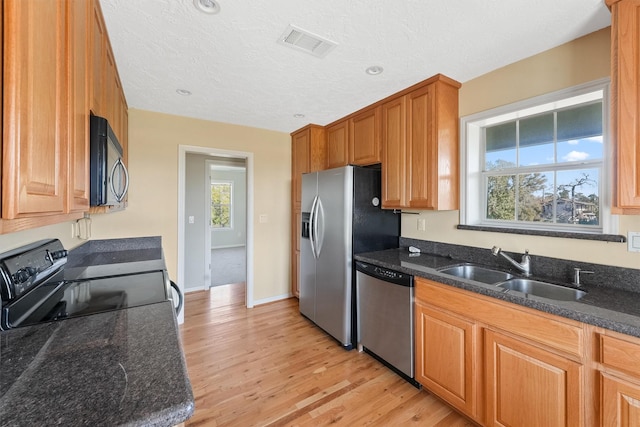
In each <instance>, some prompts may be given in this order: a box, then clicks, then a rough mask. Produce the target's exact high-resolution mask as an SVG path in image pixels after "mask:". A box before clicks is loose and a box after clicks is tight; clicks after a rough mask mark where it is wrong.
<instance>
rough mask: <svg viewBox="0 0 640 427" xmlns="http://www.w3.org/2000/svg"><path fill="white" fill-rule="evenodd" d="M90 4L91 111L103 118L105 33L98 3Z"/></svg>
mask: <svg viewBox="0 0 640 427" xmlns="http://www.w3.org/2000/svg"><path fill="white" fill-rule="evenodd" d="M91 3H92V11H91V82H90V92H91V93H90V99H91V111H93V113H94V114H95V115H97V116H102V117H104V116H105V115H106V112H105V102H104V84H105V78H104V62H105V54H106V53H105V49H106V40H107V33H106V30H105V26H104V20H103V18H102V10H101V9H100V3H99V1H98V0H93V1H92V2H91Z"/></svg>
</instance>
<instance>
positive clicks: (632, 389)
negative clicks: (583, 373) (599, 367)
mask: <svg viewBox="0 0 640 427" xmlns="http://www.w3.org/2000/svg"><path fill="white" fill-rule="evenodd" d="M600 381H601V384H602V387H601V390H602V399H601V411H602V413H601V419H600V425H601V426H603V427H631V426H635V427H637V426H640V383H636V382H631V381H626V380H623V379H619V378H616V377H615V376H611V375H608V374H601V376H600Z"/></svg>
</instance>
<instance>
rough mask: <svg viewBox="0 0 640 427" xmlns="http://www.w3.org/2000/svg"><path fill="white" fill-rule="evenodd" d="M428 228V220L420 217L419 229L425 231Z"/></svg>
mask: <svg viewBox="0 0 640 427" xmlns="http://www.w3.org/2000/svg"><path fill="white" fill-rule="evenodd" d="M426 229H427V220H426V219H424V218H418V231H425V230H426Z"/></svg>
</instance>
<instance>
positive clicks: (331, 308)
mask: <svg viewBox="0 0 640 427" xmlns="http://www.w3.org/2000/svg"><path fill="white" fill-rule="evenodd" d="M380 189H381V182H380V169H379V168H364V167H358V166H345V167H342V168H336V169H329V170H324V171H320V172H314V173H309V174H304V175H303V176H302V224H301V225H302V227H301V228H302V236H301V237H302V238H301V239H300V273H299V274H300V277H299V283H300V312H301V313H302V314H303V315H304V316H305V317H307V318H308V319H310V320H311V321H313V322H314V323H315V324H316V325H318V326H319V327H320V328H322V329H323V330H325V331H326V332H327V333H329V334H330V335H331V336H333V337H334V338H335V339H337V340H338V341H339V342H340V343H341V345H342V346H343V347H344V348H346V349H351V348H353V343H354V340H355V319H354V316H355V300H354V294H355V292H354V290H353V287H354V286H355V271H354V270H353V268H352V267H353V265H352V263H353V254H355V253H363V252H369V251H377V250H384V249H389V248H397V247H398V236H399V234H400V219H399V215H397V214H394V213H393V212H392V211H386V210H382V209H381V208H380Z"/></svg>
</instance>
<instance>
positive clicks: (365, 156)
mask: <svg viewBox="0 0 640 427" xmlns="http://www.w3.org/2000/svg"><path fill="white" fill-rule="evenodd" d="M380 111H381V107H376V108H372V109H370V110H367V111H363V112H362V113H360V114H358V115H356V116H353V117H352V118H351V119H349V132H350V133H349V141H350V144H349V146H350V150H351V151H350V153H349V158H350V163H351V164H354V165H372V164H375V163H380V157H381V153H380Z"/></svg>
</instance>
